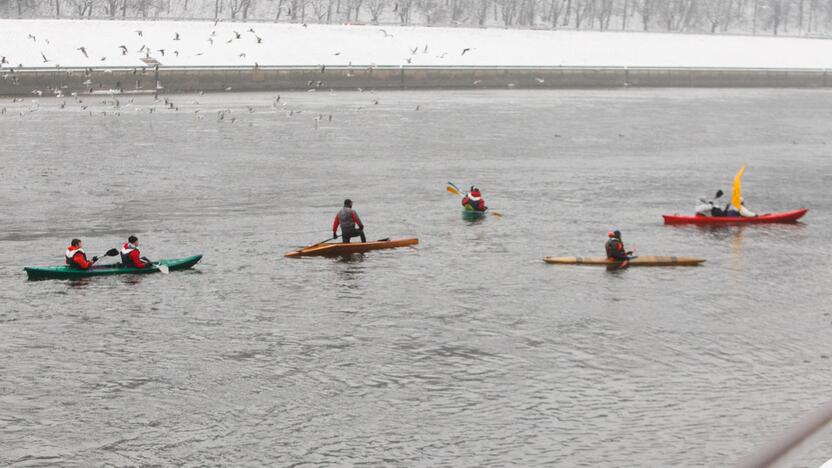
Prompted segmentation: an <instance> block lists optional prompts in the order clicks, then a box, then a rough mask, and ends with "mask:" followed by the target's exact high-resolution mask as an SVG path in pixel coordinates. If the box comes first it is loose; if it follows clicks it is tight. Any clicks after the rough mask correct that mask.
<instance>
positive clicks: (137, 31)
mask: <svg viewBox="0 0 832 468" xmlns="http://www.w3.org/2000/svg"><path fill="white" fill-rule="evenodd" d="M136 34H138V35H139V37H142V30H141V29H137V30H136Z"/></svg>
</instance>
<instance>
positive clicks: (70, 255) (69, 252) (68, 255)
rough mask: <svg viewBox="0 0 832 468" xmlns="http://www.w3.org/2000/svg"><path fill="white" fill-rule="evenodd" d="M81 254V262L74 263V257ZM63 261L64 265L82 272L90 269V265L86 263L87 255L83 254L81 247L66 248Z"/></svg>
mask: <svg viewBox="0 0 832 468" xmlns="http://www.w3.org/2000/svg"><path fill="white" fill-rule="evenodd" d="M79 253H80V254H81V256H82V257H83V258H82V259H81V261H80V262H79V261H76V260H75V256H76V255H78V254H79ZM64 260H66V264H67V265H69V266H70V267H73V268H80V269H82V270H86V269H87V268H89V267H90V263H89V262H88V261H87V253H86V252H84V249H82V248H81V247H75V246H72V245H71V246H69V247H67V248H66V252H64Z"/></svg>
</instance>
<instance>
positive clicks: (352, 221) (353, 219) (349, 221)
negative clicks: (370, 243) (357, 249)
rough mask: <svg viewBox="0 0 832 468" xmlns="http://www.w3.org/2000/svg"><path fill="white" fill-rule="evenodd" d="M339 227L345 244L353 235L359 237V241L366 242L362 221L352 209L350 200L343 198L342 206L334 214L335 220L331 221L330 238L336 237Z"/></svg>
mask: <svg viewBox="0 0 832 468" xmlns="http://www.w3.org/2000/svg"><path fill="white" fill-rule="evenodd" d="M339 226H340V227H341V240H342V241H343V242H344V243H345V244H349V243H350V239H351V238H353V237H360V238H361V242H367V238H366V237H365V236H364V223H362V222H361V218H359V217H358V213H356V212H355V210H353V209H352V200H350V199H346V200H344V207H343V208H341V210H340V211H338V213H337V214H336V215H335V221H333V222H332V238H333V239H337V238H338V227H339Z"/></svg>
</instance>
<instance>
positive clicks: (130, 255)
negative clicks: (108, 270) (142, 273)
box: [121, 236, 152, 268]
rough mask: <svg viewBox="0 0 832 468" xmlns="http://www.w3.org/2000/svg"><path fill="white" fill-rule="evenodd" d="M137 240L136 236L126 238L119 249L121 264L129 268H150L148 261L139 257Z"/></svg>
mask: <svg viewBox="0 0 832 468" xmlns="http://www.w3.org/2000/svg"><path fill="white" fill-rule="evenodd" d="M141 255H142V253H141V252H139V239H138V238H137V237H136V236H130V237H128V238H127V243H125V244H124V246H123V247H122V248H121V263H122V264H123V265H124V266H125V267H130V268H147V267H149V266H152V264H151V263H150V260H148V259H146V258H144V257H142V256H141Z"/></svg>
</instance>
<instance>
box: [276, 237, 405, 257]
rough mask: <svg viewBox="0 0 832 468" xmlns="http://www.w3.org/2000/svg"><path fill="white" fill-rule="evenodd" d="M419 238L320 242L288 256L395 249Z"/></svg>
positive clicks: (322, 255)
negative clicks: (347, 242) (346, 242)
mask: <svg viewBox="0 0 832 468" xmlns="http://www.w3.org/2000/svg"><path fill="white" fill-rule="evenodd" d="M418 243H419V239H415V238H414V239H399V240H384V241H374V242H372V241H371V242H351V243H349V244H345V243H343V242H339V243H331V244H320V245H312V246H309V247H304V248H302V249H300V250H297V251H294V252H289V253H287V254H286V257H290V258H298V257H312V256H317V257H337V256H341V255H352V254H356V253H363V252H369V251H370V250H382V249H394V248H396V247H406V246H408V245H416V244H418Z"/></svg>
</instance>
